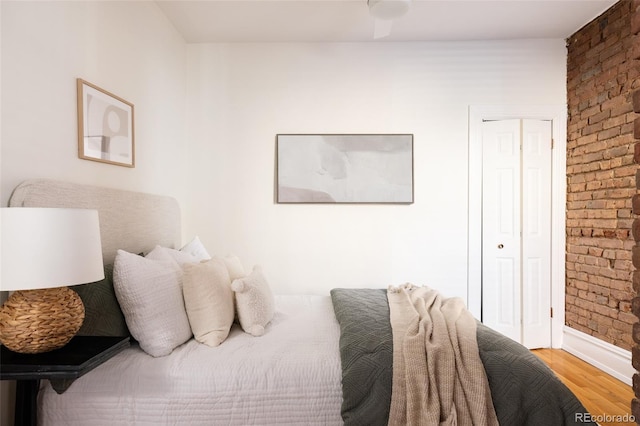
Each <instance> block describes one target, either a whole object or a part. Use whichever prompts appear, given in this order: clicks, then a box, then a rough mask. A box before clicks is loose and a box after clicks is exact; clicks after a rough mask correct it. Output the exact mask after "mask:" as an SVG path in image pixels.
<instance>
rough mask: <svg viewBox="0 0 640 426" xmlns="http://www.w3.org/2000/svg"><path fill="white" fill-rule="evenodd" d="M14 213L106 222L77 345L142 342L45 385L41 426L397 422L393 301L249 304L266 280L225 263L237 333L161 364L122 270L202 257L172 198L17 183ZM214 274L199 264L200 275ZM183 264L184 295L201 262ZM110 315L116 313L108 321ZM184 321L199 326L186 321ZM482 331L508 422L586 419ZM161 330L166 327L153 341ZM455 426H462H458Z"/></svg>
mask: <svg viewBox="0 0 640 426" xmlns="http://www.w3.org/2000/svg"><path fill="white" fill-rule="evenodd" d="M10 206H11V207H66V208H90V209H96V210H98V212H99V217H100V227H101V235H102V244H103V258H104V264H105V273H106V274H105V275H106V276H107V277H106V278H105V280H104V281H103V282H101V283H96V284H90V285H87V286H81V287H77V288H76V290H77V291H78V293H79V294H80V295H81V297H82V298H83V301H85V307H86V319H85V324H84V325H83V328H82V329H81V330H80V333H82V334H98V335H109V334H111V335H122V334H128V333H131V334H134V336H133V337H136V338H137V337H141V338H140V339H138V340H139V342H138V343H136V342H135V339H134V343H133V344H132V345H131V347H129V348H127V349H125V350H124V351H123V352H121V353H120V354H118V355H116V356H115V357H114V358H112V359H111V360H109V361H107V362H106V363H104V364H103V365H101V366H99V367H97V368H96V369H95V370H93V371H92V372H91V373H89V374H87V375H85V376H83V377H81V378H79V379H78V380H76V381H75V382H74V383H73V384H72V385H71V386H70V387H69V388H68V389H67V390H66V391H65V392H63V393H61V394H58V393H57V392H56V391H55V390H54V389H53V387H52V386H51V384H50V383H49V382H47V381H43V383H42V384H41V389H40V392H39V395H38V404H39V414H38V416H39V424H41V425H87V424H91V425H158V424H175V425H252V424H254V425H280V424H291V425H314V424H316V425H342V424H347V425H377V424H380V425H382V424H387V423H389V424H392V423H394V422H393V418H391V417H390V404H391V401H392V397H393V395H392V393H393V392H392V389H393V386H394V385H393V380H394V374H393V368H394V363H393V360H394V358H393V357H394V354H393V348H394V345H393V339H394V338H393V333H392V330H391V323H390V320H389V315H390V313H389V303H387V290H385V289H380V290H375V289H339V288H336V289H334V290H332V292H331V294H328V295H325V296H312V295H275V296H274V295H271V296H270V299H269V300H270V301H271V303H272V304H273V306H268V304H267V305H265V306H266V307H265V306H263V305H255V304H254V305H251V304H249V305H247V304H246V303H244V302H243V301H242V300H240V299H239V297H241V296H240V294H241V293H242V292H243V291H244V288H247V287H248V288H252V287H251V285H252V284H251V280H249V278H247V277H252V276H254V274H258V275H256V276H257V277H260V274H259V272H260V270H259V269H258V268H254V269H253V270H252V271H251V272H246V273H245V275H238V276H236V277H235V278H234V279H231V278H232V277H233V274H234V272H233V271H234V269H233V268H232V267H231V266H230V264H229V263H225V262H226V260H225V261H224V262H223V261H222V260H224V259H222V260H220V262H222V263H220V264H221V265H222V264H224V265H226V266H227V267H228V272H229V282H232V283H233V286H234V289H233V291H234V292H235V297H236V299H235V302H234V303H235V316H234V317H233V318H232V321H233V322H232V325H231V326H230V329H229V330H228V331H227V332H226V334H225V336H224V337H223V338H220V337H219V336H218V337H215V339H218V340H216V341H215V342H214V343H211V342H210V341H209V342H207V343H206V344H205V343H203V342H205V341H207V339H209V338H211V336H212V335H211V334H207V333H204V334H203V333H201V332H200V331H199V330H195V329H194V330H189V338H187V339H185V340H184V341H183V342H181V341H180V339H179V340H178V341H175V342H173V343H172V345H171V346H172V347H171V348H170V350H169V351H168V352H167V351H165V352H166V353H165V352H163V350H164V349H163V348H160V349H158V348H156V347H154V346H149V344H148V343H147V339H146V336H145V335H144V334H143V335H139V331H138V328H137V327H139V326H140V324H139V323H136V322H135V320H132V319H131V318H130V315H132V312H131V311H130V309H131V307H128V306H127V303H128V302H127V301H126V298H125V299H123V298H124V297H125V296H123V291H124V290H123V289H122V288H121V286H122V284H121V281H122V280H123V278H122V277H123V276H124V275H123V273H122V268H123V266H122V265H123V264H124V263H123V261H122V259H124V258H126V259H130V260H132V261H133V262H134V263H135V262H143V260H142V259H145V257H143V256H144V255H147V256H149V255H150V254H151V253H153V252H157V251H158V250H161V249H162V250H163V251H166V250H170V251H171V253H173V254H172V255H174V254H175V255H176V256H177V255H178V254H177V253H178V252H181V253H182V252H189V250H193V249H194V246H193V243H194V242H195V243H199V241H197V240H196V239H194V240H191V242H190V243H189V244H187V245H185V246H182V244H181V242H182V240H181V235H180V229H181V226H180V209H179V206H178V203H177V202H176V201H175V200H174V199H172V198H170V197H165V196H158V195H151V194H144V193H137V192H130V191H122V190H115V189H109V188H102V187H95V186H90V185H79V184H73V183H68V182H59V181H52V180H43V179H37V180H29V181H26V182H23V183H22V184H21V185H19V186H18V187H17V188H16V189H15V191H14V193H13V194H12V197H11V200H10ZM160 248H161V249H160ZM201 250H206V249H204V247H200V246H198V247H196V249H195V253H196V254H198V253H199V252H200V251H201ZM147 253H148V254H147ZM181 253H180V254H179V255H180V256H182V254H181ZM193 253H194V252H193V251H192V252H189V254H190V255H195V254H193ZM207 255H208V253H207ZM210 257H211V256H210ZM214 258H216V256H214ZM144 261H146V260H144ZM149 261H151V260H149ZM158 262H160V261H158ZM169 263H170V262H166V264H167V265H168V264H169ZM211 263H212V261H207V258H206V257H204V258H203V262H202V265H205V264H211ZM158 264H159V263H158ZM178 264H180V262H178ZM114 265H115V266H114ZM180 265H181V268H182V269H181V272H180V274H183V275H184V277H185V278H184V279H185V281H184V283H185V284H184V285H185V286H186V283H187V282H188V280H187V277H188V276H190V275H188V274H190V273H191V272H190V271H191V269H190V268H195V266H193V265H195V263H189V262H184V263H182V264H180ZM198 265H199V264H198ZM198 267H200V266H198ZM202 268H204V266H202ZM114 269H115V271H114ZM225 271H226V269H225ZM176 274H178V272H176ZM225 274H226V272H225ZM114 275H115V276H116V278H113V276H114ZM132 275H133V277H134V278H136V277H138V275H136V274H135V273H133V274H132ZM181 276H182V275H181ZM110 277H111V281H110V280H109V279H110ZM127 277H128V275H127ZM225 277H226V276H225ZM238 277H240V278H238ZM243 277H244V278H243ZM225 279H226V278H225ZM262 279H263V280H264V277H262ZM114 280H115V281H118V283H116V284H114V283H113V281H114ZM237 283H239V284H243V285H244V286H238V284H237ZM181 285H182V284H181ZM114 288H115V290H114ZM186 288H187V287H181V289H182V290H183V291H184V292H185V293H184V298H183V297H182V294H179V295H173V296H171V297H169V296H167V297H164V300H165V301H168V302H171V303H173V302H175V301H176V300H174V299H179V303H177V305H180V304H182V306H183V307H184V306H187V307H188V306H190V303H193V298H192V297H191V298H190V297H187V293H186ZM98 292H101V293H100V294H97V293H98ZM115 293H117V294H115ZM225 294H226V293H225ZM114 295H115V297H114ZM137 296H139V295H137ZM119 298H120V299H119ZM123 300H124V302H123ZM161 303H164V302H161ZM174 305H176V303H174ZM247 306H251V308H252V309H253V311H256V312H262V310H265V309H266V310H267V311H270V312H271V314H270V318H269V321H268V322H267V323H265V324H264V325H263V326H261V327H257V328H256V327H255V324H253V325H252V326H248V325H246V324H245V322H247V324H248V321H249V320H248V319H247V318H249V317H250V316H251V315H254V313H255V312H253V311H248V310H247V309H248V308H247ZM256 306H257V307H256ZM119 308H121V309H119ZM107 309H108V310H110V311H109V312H104V311H105V310H107ZM171 309H173V308H166V307H163V312H164V313H165V314H164V315H163V317H164V318H163V320H165V321H168V322H167V323H166V324H167V325H166V327H174V326H175V324H177V323H180V322H181V321H182V322H184V317H182V316H181V317H180V318H179V319H175V318H173V317H171V315H169V314H167V313H170V312H172V311H171ZM183 309H184V308H183ZM243 309H244V310H243ZM394 309H395V308H394ZM187 310H188V309H187ZM134 314H135V312H134ZM181 315H182V314H181ZM258 316H260V315H258ZM186 318H187V320H188V321H189V320H191V319H192V316H190V312H187V316H186ZM238 323H240V324H238ZM192 324H193V323H192ZM252 327H253V328H252ZM475 327H477V333H476V334H477V347H478V350H477V351H476V352H479V356H480V359H481V361H482V365H483V366H484V370H485V371H486V381H487V382H488V385H489V387H490V395H491V396H490V397H489V400H490V401H492V405H493V407H494V408H495V416H496V419H497V420H498V421H499V423H500V424H503V425H516V424H517V425H540V424H546V425H554V424H558V425H560V424H583V423H582V422H578V419H579V418H582V417H581V416H580V414H582V413H585V412H586V410H585V409H584V407H583V406H582V405H581V404H580V402H579V401H578V400H577V399H576V398H575V396H574V395H573V394H572V393H571V392H570V391H569V390H568V389H567V388H566V387H565V386H564V385H563V384H562V383H561V382H560V381H559V380H558V379H557V378H556V377H555V376H554V375H553V373H552V372H551V371H550V370H549V369H548V368H547V367H546V366H545V365H544V364H543V363H542V362H541V361H540V360H538V359H537V358H536V357H535V356H534V355H532V354H531V353H530V352H529V351H527V350H526V349H525V348H524V347H522V346H521V345H519V344H517V343H515V342H513V341H511V340H509V339H508V338H506V337H504V336H502V335H500V334H498V333H496V332H495V331H493V330H491V329H489V328H487V327H485V326H483V325H482V324H480V323H477V324H476V325H475ZM475 327H474V330H475ZM161 328H162V324H161V325H160V326H154V327H153V329H152V330H150V331H149V330H148V332H150V333H156V332H158V330H159V329H161ZM134 330H135V331H136V332H135V333H134V332H133V331H134ZM192 331H193V335H194V336H195V338H194V337H191V333H192ZM183 334H184V333H183ZM216 336H217V335H216ZM169 337H170V338H171V336H169ZM163 338H166V336H164V337H163ZM170 338H169V340H170ZM182 339H184V337H183V338H182ZM474 341H475V339H474ZM176 342H178V343H177V344H176ZM397 347H398V345H397V343H396V348H397ZM150 353H152V354H153V355H151V354H150ZM397 366H398V363H396V368H397ZM480 370H482V368H481V369H480ZM462 387H463V388H464V387H465V386H464V383H463V386H462ZM394 392H395V391H394ZM391 415H392V414H391ZM459 423H460V424H465V422H464V421H462V420H461V419H459ZM486 423H487V424H495V422H491V421H488V422H486ZM396 424H397V422H396ZM474 424H476V423H475V422H474Z"/></svg>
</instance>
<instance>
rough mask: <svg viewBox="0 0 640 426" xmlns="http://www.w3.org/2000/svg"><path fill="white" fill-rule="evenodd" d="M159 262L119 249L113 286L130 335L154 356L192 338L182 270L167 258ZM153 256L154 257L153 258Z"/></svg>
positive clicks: (114, 269)
mask: <svg viewBox="0 0 640 426" xmlns="http://www.w3.org/2000/svg"><path fill="white" fill-rule="evenodd" d="M154 256H158V257H159V260H157V259H153V258H148V257H146V258H145V257H141V256H138V255H136V254H132V253H128V252H126V251H123V250H118V252H117V254H116V260H115V263H114V267H113V287H114V290H115V293H116V296H117V298H118V302H119V303H120V307H121V309H122V313H123V314H124V317H125V319H126V321H127V326H128V327H129V331H131V335H132V336H133V337H134V338H135V339H136V340H137V341H138V342H139V343H140V347H141V348H142V350H144V351H145V352H147V353H148V354H149V355H151V356H154V357H159V356H165V355H169V354H170V353H171V351H173V349H175V348H176V347H177V346H179V345H181V344H183V343H184V342H186V341H187V340H189V339H190V338H191V327H190V326H189V320H188V318H187V313H186V311H185V308H184V299H183V296H182V283H181V281H182V271H181V269H180V267H179V266H178V265H177V264H176V262H175V261H174V260H172V259H171V258H170V257H167V256H168V255H166V254H162V253H156V254H155V255H154ZM152 257H153V256H152Z"/></svg>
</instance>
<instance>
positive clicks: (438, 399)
mask: <svg viewBox="0 0 640 426" xmlns="http://www.w3.org/2000/svg"><path fill="white" fill-rule="evenodd" d="M387 297H388V299H389V308H390V316H391V328H392V331H393V388H392V396H391V409H390V413H389V425H394V426H395V425H398V426H400V425H402V426H404V425H407V426H411V425H424V426H430V425H473V426H479V425H497V424H498V420H497V417H496V413H495V410H494V408H493V402H492V400H491V391H490V389H489V382H488V381H487V377H486V374H485V371H484V366H483V365H482V361H481V360H480V355H479V353H478V343H477V340H476V320H475V318H474V317H473V316H472V315H471V313H470V312H469V311H468V310H467V309H466V307H465V305H464V302H463V301H462V300H461V299H459V298H449V299H445V298H443V297H442V296H441V295H440V294H439V293H438V292H437V291H436V290H433V289H430V288H428V287H416V286H414V285H412V284H405V285H403V286H401V287H389V290H388V292H387Z"/></svg>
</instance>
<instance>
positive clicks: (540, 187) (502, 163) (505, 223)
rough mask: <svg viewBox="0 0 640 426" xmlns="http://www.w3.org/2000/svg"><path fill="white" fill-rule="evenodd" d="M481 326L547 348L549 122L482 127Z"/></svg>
mask: <svg viewBox="0 0 640 426" xmlns="http://www.w3.org/2000/svg"><path fill="white" fill-rule="evenodd" d="M482 137H483V139H482V144H483V145H482V147H483V174H482V179H483V180H482V215H483V217H482V321H483V322H484V323H485V324H487V325H488V326H490V327H492V328H494V329H495V330H497V331H499V332H501V333H503V334H505V335H507V336H509V337H511V338H512V339H513V340H516V341H517V342H520V343H522V344H523V345H525V346H527V347H528V348H535V347H549V346H550V345H551V315H550V310H551V123H550V122H548V121H540V120H501V121H491V122H486V123H484V124H483V132H482Z"/></svg>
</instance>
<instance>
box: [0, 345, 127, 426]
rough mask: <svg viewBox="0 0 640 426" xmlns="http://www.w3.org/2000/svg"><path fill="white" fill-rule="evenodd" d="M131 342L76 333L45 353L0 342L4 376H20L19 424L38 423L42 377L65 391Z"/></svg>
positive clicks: (0, 376) (1, 377)
mask: <svg viewBox="0 0 640 426" xmlns="http://www.w3.org/2000/svg"><path fill="white" fill-rule="evenodd" d="M128 346H129V337H103V336H75V337H74V338H73V339H71V341H70V342H69V343H67V345H66V346H64V347H62V348H60V349H56V350H54V351H51V352H45V353H41V354H32V355H31V354H19V353H16V352H11V351H10V350H8V349H7V348H5V347H4V346H0V380H17V383H16V412H15V422H14V424H15V425H28V426H35V425H36V424H37V414H38V407H37V404H36V402H37V396H38V390H39V388H40V380H42V379H47V380H50V381H51V385H52V387H53V389H55V391H56V392H57V393H59V394H60V393H63V392H64V391H65V390H67V388H68V387H69V386H71V383H73V381H74V380H75V379H77V378H78V377H81V376H83V375H84V374H86V373H88V372H89V371H91V370H93V369H94V368H96V367H97V366H99V365H100V364H102V363H103V362H105V361H107V360H108V359H110V358H111V357H113V356H114V355H116V354H117V353H118V352H120V351H122V350H123V349H125V348H126V347H128Z"/></svg>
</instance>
